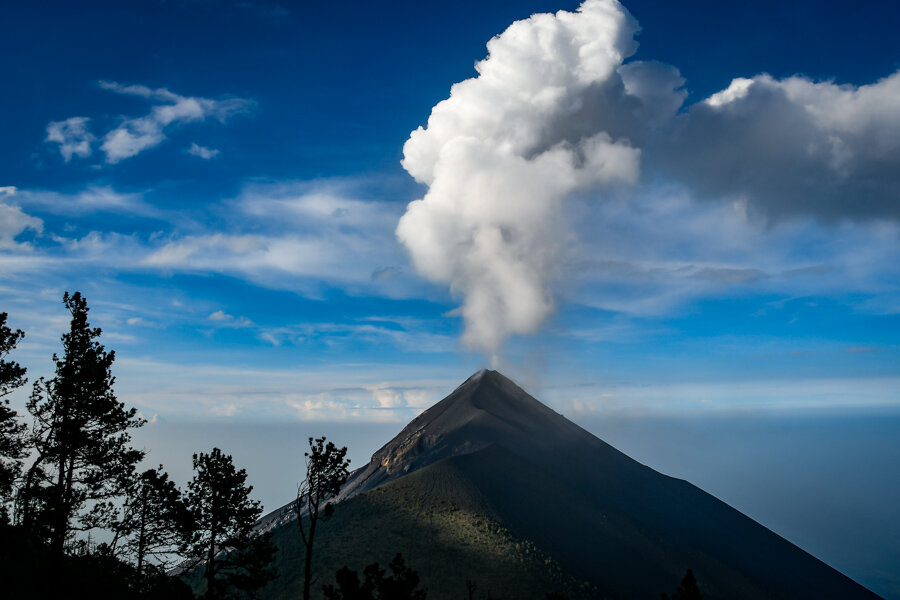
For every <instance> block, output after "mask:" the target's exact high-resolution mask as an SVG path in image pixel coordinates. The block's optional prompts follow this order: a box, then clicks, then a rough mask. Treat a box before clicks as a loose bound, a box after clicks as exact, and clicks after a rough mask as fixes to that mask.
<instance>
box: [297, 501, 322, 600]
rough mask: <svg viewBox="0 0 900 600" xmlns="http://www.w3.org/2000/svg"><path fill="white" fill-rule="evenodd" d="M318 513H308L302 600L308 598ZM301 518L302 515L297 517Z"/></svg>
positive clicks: (307, 599)
mask: <svg viewBox="0 0 900 600" xmlns="http://www.w3.org/2000/svg"><path fill="white" fill-rule="evenodd" d="M317 516H318V515H315V516H314V515H313V513H312V511H310V513H309V540H308V541H307V542H306V557H305V559H306V560H305V565H304V570H303V600H309V588H310V586H311V585H312V549H313V538H315V537H316V521H317V520H318V519H317V518H315V517H317ZM298 518H302V517H298Z"/></svg>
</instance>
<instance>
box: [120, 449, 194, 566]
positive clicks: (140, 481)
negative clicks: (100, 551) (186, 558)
mask: <svg viewBox="0 0 900 600" xmlns="http://www.w3.org/2000/svg"><path fill="white" fill-rule="evenodd" d="M192 522H193V521H192V518H191V514H190V512H189V511H188V508H187V504H186V503H185V501H184V498H183V497H182V494H181V491H180V490H179V489H178V487H177V486H176V485H175V482H174V481H172V480H171V479H169V475H168V473H166V472H165V471H163V467H162V465H160V466H159V467H157V468H156V469H149V470H147V471H144V472H143V473H141V474H140V475H138V476H137V477H135V479H134V483H133V484H132V486H131V487H130V489H129V490H128V494H127V496H126V499H125V502H124V504H123V506H122V511H121V514H120V516H119V519H118V523H117V526H116V529H115V536H114V538H113V541H112V543H111V544H110V546H111V551H112V553H113V555H115V556H118V557H122V558H125V559H129V560H130V561H131V562H132V563H133V564H134V565H135V569H136V575H137V578H138V580H139V581H141V580H143V579H144V576H145V573H146V570H147V567H148V561H151V562H150V566H151V567H152V570H153V571H154V572H159V571H162V572H165V571H167V570H168V569H169V567H171V566H172V565H173V564H174V563H175V562H177V561H179V560H180V559H179V556H178V550H179V549H180V548H181V546H182V545H183V543H184V541H185V539H186V538H187V537H189V536H190V534H191V532H192Z"/></svg>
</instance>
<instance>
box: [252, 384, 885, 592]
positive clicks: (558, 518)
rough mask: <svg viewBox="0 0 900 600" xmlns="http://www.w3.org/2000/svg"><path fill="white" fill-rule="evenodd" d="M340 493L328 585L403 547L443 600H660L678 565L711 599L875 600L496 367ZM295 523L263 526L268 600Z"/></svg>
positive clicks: (326, 532)
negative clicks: (276, 552)
mask: <svg viewBox="0 0 900 600" xmlns="http://www.w3.org/2000/svg"><path fill="white" fill-rule="evenodd" d="M337 500H338V502H339V505H338V507H337V509H336V511H335V513H336V516H335V517H334V519H333V520H332V521H329V522H327V524H326V525H325V526H324V527H323V529H322V531H323V533H322V539H323V542H322V548H321V550H319V549H318V548H317V550H316V552H317V553H319V552H321V554H316V555H314V560H316V561H318V562H319V564H320V565H321V567H320V573H321V577H322V578H323V580H326V579H327V578H328V577H329V572H330V573H331V576H332V577H333V573H334V570H333V569H336V568H338V567H340V566H343V565H345V564H347V565H350V566H351V568H354V567H355V568H357V569H361V567H362V566H363V565H364V564H368V563H369V562H373V561H376V560H380V561H381V562H382V564H384V563H386V562H387V561H388V560H390V557H391V556H392V555H393V553H396V552H402V553H403V554H404V556H405V557H406V558H407V563H408V564H409V565H410V566H412V567H413V568H415V569H417V570H418V571H419V572H420V575H421V576H422V580H423V582H424V583H425V584H426V585H427V586H428V588H429V598H438V599H441V598H448V599H449V598H460V597H464V595H465V589H466V588H465V583H466V581H472V582H475V583H477V584H478V585H479V586H480V587H479V589H481V590H482V591H484V592H485V593H487V592H489V593H490V597H493V598H501V597H508V598H540V599H543V598H544V597H545V595H546V594H547V593H548V592H552V591H559V592H561V593H564V594H565V595H567V596H569V597H571V598H580V597H584V598H623V599H624V598H659V597H660V593H661V592H671V591H672V590H674V588H675V587H676V586H677V584H678V582H679V580H680V579H681V577H682V576H683V575H684V573H685V571H686V569H687V568H691V569H692V570H693V572H694V573H695V574H696V578H697V581H698V583H699V585H700V589H701V591H702V593H703V595H704V597H705V598H708V599H713V600H715V599H723V600H724V599H751V598H784V599H788V598H816V599H823V598H835V599H854V598H878V596H877V595H875V594H874V593H872V592H870V591H869V590H867V589H866V588H864V587H862V586H861V585H859V584H858V583H856V582H854V581H853V580H851V579H850V578H848V577H846V576H845V575H843V574H841V573H840V572H838V571H836V570H835V569H833V568H831V567H829V566H828V565H827V564H825V563H823V562H821V561H820V560H818V559H816V558H815V557H813V556H811V555H810V554H808V553H806V552H805V551H803V550H802V549H800V548H798V547H797V546H795V545H793V544H791V543H790V542H788V541H787V540H785V539H784V538H782V537H780V536H778V535H777V534H775V533H774V532H772V531H770V530H769V529H767V528H766V527H764V526H763V525H760V524H759V523H757V522H756V521H754V520H752V519H750V518H749V517H747V516H745V515H743V514H742V513H740V512H739V511H737V510H735V509H733V508H731V507H730V506H728V505H727V504H725V503H724V502H721V501H720V500H718V499H716V498H715V497H713V496H711V495H710V494H708V493H706V492H704V491H703V490H701V489H699V488H697V487H695V486H693V485H691V484H690V483H688V482H686V481H683V480H680V479H675V478H672V477H668V476H666V475H663V474H661V473H658V472H657V471H654V470H653V469H651V468H650V467H647V466H645V465H642V464H640V463H638V462H637V461H635V460H633V459H631V458H629V457H628V456H626V455H625V454H623V453H622V452H619V451H618V450H616V449H615V448H613V447H612V446H610V445H609V444H607V443H605V442H603V441H602V440H600V439H599V438H597V437H596V436H594V435H592V434H591V433H589V432H587V431H586V430H584V429H582V428H581V427H579V426H578V425H576V424H575V423H573V422H571V421H569V420H568V419H566V418H565V417H563V416H562V415H560V414H558V413H556V412H555V411H553V410H552V409H550V408H549V407H547V406H545V405H544V404H542V403H541V402H539V401H538V400H536V399H535V398H533V397H532V396H530V395H529V394H528V393H526V392H525V391H524V390H522V389H521V388H520V387H519V386H517V385H516V384H515V383H513V382H512V381H511V380H510V379H508V378H507V377H505V376H503V375H502V374H500V373H498V372H496V371H488V370H482V371H479V372H478V373H476V374H474V375H472V376H471V377H469V378H468V379H467V380H466V381H465V382H463V383H462V384H461V385H460V386H459V387H457V388H456V389H455V390H454V391H453V392H452V393H451V394H450V395H449V396H447V397H446V398H444V399H443V400H441V401H440V402H438V403H437V404H435V405H434V406H432V407H431V408H429V409H428V410H426V411H424V412H423V413H422V414H421V415H419V416H418V417H416V418H415V419H413V420H412V421H411V422H410V423H409V424H408V425H407V426H406V427H405V428H404V429H403V430H402V431H401V432H400V433H399V434H398V435H397V436H396V437H395V438H394V439H392V440H391V441H389V442H388V443H387V444H385V445H384V446H383V447H382V448H381V449H380V450H378V451H377V452H376V453H375V454H374V455H373V456H372V460H371V461H370V462H369V464H367V465H366V466H364V467H362V468H360V469H357V470H355V471H353V472H352V473H351V475H350V477H349V478H348V480H347V483H346V484H345V485H344V487H343V489H342V490H341V493H340V495H339V497H338V498H337ZM293 515H294V508H293V504H288V505H286V506H285V507H283V508H281V509H279V510H277V511H275V512H273V513H271V514H269V515H267V516H266V517H264V518H263V520H262V522H261V527H262V528H265V529H271V530H273V531H274V533H275V540H276V543H278V544H279V546H280V547H281V549H282V552H281V553H280V554H281V556H280V557H279V563H280V564H279V567H280V569H279V570H280V572H281V573H282V579H283V580H284V581H283V583H282V584H281V587H280V588H279V589H277V590H269V594H268V595H269V596H270V597H272V598H282V597H284V598H288V597H292V596H291V595H292V593H294V591H295V588H296V585H297V584H298V582H299V578H300V577H302V575H301V574H300V570H299V565H300V564H301V560H302V548H301V547H300V546H299V544H298V543H297V540H296V537H297V533H296V532H297V528H296V527H290V526H287V525H288V524H289V522H290V520H291V519H292V518H293ZM292 582H294V583H292ZM479 582H480V583H479ZM292 586H293V587H292ZM485 597H487V596H485Z"/></svg>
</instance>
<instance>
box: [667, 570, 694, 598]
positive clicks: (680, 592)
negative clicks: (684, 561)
mask: <svg viewBox="0 0 900 600" xmlns="http://www.w3.org/2000/svg"><path fill="white" fill-rule="evenodd" d="M662 600H703V594H701V593H700V588H699V587H698V586H697V580H696V579H694V571H693V569H688V570H687V572H686V573H685V574H684V578H683V579H682V580H681V585H679V586H678V589H677V590H675V593H674V594H672V597H671V598H670V597H669V595H668V594H663V595H662Z"/></svg>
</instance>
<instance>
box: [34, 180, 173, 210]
mask: <svg viewBox="0 0 900 600" xmlns="http://www.w3.org/2000/svg"><path fill="white" fill-rule="evenodd" d="M18 197H19V199H20V200H21V203H22V204H24V205H26V206H29V207H33V208H36V209H38V210H41V211H45V212H48V213H51V214H57V215H85V214H91V213H97V212H108V213H120V214H122V213H126V214H127V213H130V214H137V215H143V216H158V211H157V210H156V209H155V208H154V207H152V206H151V205H149V204H147V203H146V202H145V201H144V198H143V195H142V194H138V193H122V192H118V191H116V190H115V189H113V188H112V187H110V186H108V185H89V186H87V187H86V188H84V189H83V190H81V191H79V192H77V193H74V194H61V193H59V192H51V191H47V190H23V191H21V192H19V194H18Z"/></svg>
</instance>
